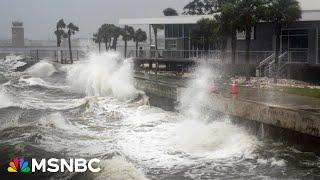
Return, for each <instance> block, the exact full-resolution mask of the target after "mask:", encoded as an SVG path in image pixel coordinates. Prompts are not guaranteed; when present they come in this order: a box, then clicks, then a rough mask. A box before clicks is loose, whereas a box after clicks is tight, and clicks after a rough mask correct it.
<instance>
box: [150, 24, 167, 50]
mask: <svg viewBox="0 0 320 180" xmlns="http://www.w3.org/2000/svg"><path fill="white" fill-rule="evenodd" d="M151 26H152V29H153V33H154V42H155V46H156V50H158V30H163V29H164V26H163V25H162V24H152V25H151Z"/></svg>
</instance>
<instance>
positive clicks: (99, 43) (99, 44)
mask: <svg viewBox="0 0 320 180" xmlns="http://www.w3.org/2000/svg"><path fill="white" fill-rule="evenodd" d="M98 46H99V53H100V52H101V42H98Z"/></svg>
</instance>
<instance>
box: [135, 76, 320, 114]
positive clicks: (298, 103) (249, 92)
mask: <svg viewBox="0 0 320 180" xmlns="http://www.w3.org/2000/svg"><path fill="white" fill-rule="evenodd" d="M135 76H136V77H139V78H146V79H150V80H155V81H159V82H161V83H167V84H170V85H175V86H178V87H186V85H187V82H188V80H189V79H188V78H186V77H179V76H163V75H158V76H157V75H150V74H146V75H144V74H135ZM217 88H218V93H219V94H222V95H223V96H225V97H230V98H237V99H238V100H241V99H243V100H246V101H253V102H257V103H262V104H267V105H270V106H280V107H283V108H288V109H296V110H305V111H311V112H316V113H320V99H317V98H312V97H306V96H299V95H294V94H287V93H282V92H279V91H271V90H264V89H256V88H250V87H238V90H239V94H238V95H236V96H232V95H231V94H230V93H229V92H230V91H229V88H230V87H229V85H219V84H218V85H217Z"/></svg>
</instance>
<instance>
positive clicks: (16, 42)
mask: <svg viewBox="0 0 320 180" xmlns="http://www.w3.org/2000/svg"><path fill="white" fill-rule="evenodd" d="M12 47H14V48H23V47H24V28H23V23H22V22H18V21H15V22H12Z"/></svg>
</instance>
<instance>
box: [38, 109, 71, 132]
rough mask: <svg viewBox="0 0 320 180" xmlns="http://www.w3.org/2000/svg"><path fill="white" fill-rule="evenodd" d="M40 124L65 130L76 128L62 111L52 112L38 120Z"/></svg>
mask: <svg viewBox="0 0 320 180" xmlns="http://www.w3.org/2000/svg"><path fill="white" fill-rule="evenodd" d="M38 124H39V125H40V126H53V127H56V128H59V129H63V130H70V129H73V128H74V127H73V126H72V124H71V123H70V122H69V121H67V120H66V119H65V118H64V117H63V115H62V114H61V113H52V114H49V115H48V116H45V117H42V118H41V119H40V120H39V121H38Z"/></svg>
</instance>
